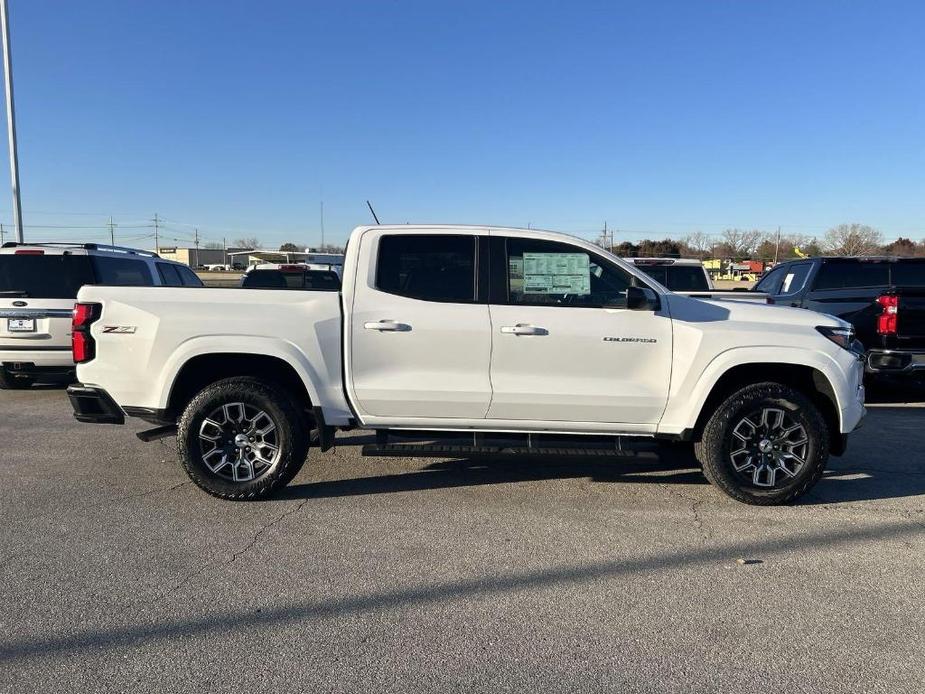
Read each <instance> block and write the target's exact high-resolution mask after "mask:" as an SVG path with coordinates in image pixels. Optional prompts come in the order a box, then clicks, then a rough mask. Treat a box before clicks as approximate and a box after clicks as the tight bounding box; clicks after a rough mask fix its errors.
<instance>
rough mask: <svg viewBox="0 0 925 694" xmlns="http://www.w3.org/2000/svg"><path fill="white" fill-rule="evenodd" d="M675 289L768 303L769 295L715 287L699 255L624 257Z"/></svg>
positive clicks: (705, 296)
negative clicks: (684, 256)
mask: <svg viewBox="0 0 925 694" xmlns="http://www.w3.org/2000/svg"><path fill="white" fill-rule="evenodd" d="M624 260H626V261H627V262H630V263H633V265H635V266H636V267H638V268H639V269H640V270H642V271H643V272H644V273H646V274H647V275H648V276H649V277H651V278H653V279H654V280H656V281H657V282H659V283H660V284H661V285H662V286H664V287H668V289H670V290H671V291H673V292H677V293H679V294H685V295H687V296H693V297H695V298H698V299H735V300H738V301H758V302H761V303H765V302H766V300H767V296H766V295H765V294H761V293H759V292H750V291H748V290H747V289H746V288H744V287H743V288H742V289H733V290H721V289H715V288H714V286H713V280H711V279H710V273H708V272H707V270H706V268H705V267H704V266H703V262H701V261H700V260H697V259H696V258H624Z"/></svg>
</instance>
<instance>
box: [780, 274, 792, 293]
mask: <svg viewBox="0 0 925 694" xmlns="http://www.w3.org/2000/svg"><path fill="white" fill-rule="evenodd" d="M791 282H793V273H792V272H788V273H787V276H786V277H785V278H784V284H783V285H782V286H781V288H780V293H781V294H786V293H787V292H789V291H790V283H791Z"/></svg>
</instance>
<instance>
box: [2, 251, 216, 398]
mask: <svg viewBox="0 0 925 694" xmlns="http://www.w3.org/2000/svg"><path fill="white" fill-rule="evenodd" d="M85 284H103V285H110V286H157V285H166V286H170V287H201V286H202V282H201V281H200V279H199V278H198V277H197V276H196V274H195V273H194V272H193V271H192V270H190V269H189V267H187V266H186V265H183V264H182V263H176V262H173V261H170V260H163V259H161V258H160V257H158V256H157V255H155V254H154V253H149V252H147V251H136V250H134V249H131V248H119V247H115V246H98V245H96V244H91V243H87V244H74V243H30V244H21V243H15V242H11V243H6V244H4V245H3V247H2V248H0V389H7V388H28V387H29V386H31V385H32V383H33V382H34V381H35V380H36V379H37V378H41V377H43V376H69V375H73V373H74V360H73V358H72V356H71V318H72V314H73V312H74V303H75V302H76V300H77V292H78V291H79V290H80V288H81V287H82V286H83V285H85Z"/></svg>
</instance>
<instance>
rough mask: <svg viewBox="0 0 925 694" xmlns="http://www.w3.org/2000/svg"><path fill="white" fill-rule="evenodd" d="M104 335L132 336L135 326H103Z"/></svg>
mask: <svg viewBox="0 0 925 694" xmlns="http://www.w3.org/2000/svg"><path fill="white" fill-rule="evenodd" d="M103 332H104V333H115V334H117V335H134V334H135V326H134V325H104V326H103Z"/></svg>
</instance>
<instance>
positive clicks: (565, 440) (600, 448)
mask: <svg viewBox="0 0 925 694" xmlns="http://www.w3.org/2000/svg"><path fill="white" fill-rule="evenodd" d="M396 438H397V439H406V440H404V441H396V440H395V439H396ZM623 438H624V437H622V436H567V435H560V434H498V433H481V432H474V433H472V434H466V433H463V432H446V433H439V432H413V431H388V430H384V429H380V430H378V431H377V432H376V443H369V444H366V445H365V446H363V449H362V452H363V455H365V456H401V457H408V458H414V457H423V458H439V457H448V456H456V455H556V456H612V455H620V454H623V453H625V451H624V448H623ZM390 439H391V440H390ZM407 439H418V440H417V441H408V440H407ZM422 439H423V440H422Z"/></svg>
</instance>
